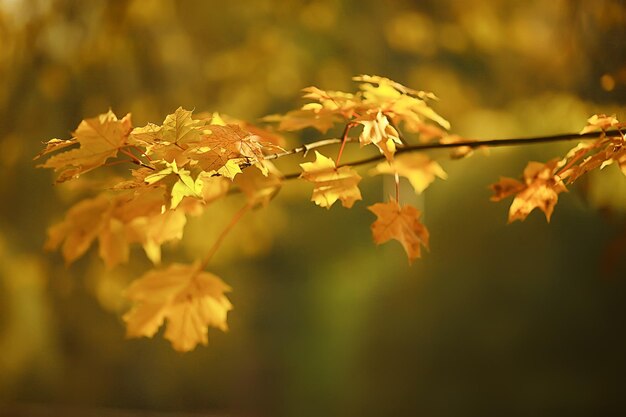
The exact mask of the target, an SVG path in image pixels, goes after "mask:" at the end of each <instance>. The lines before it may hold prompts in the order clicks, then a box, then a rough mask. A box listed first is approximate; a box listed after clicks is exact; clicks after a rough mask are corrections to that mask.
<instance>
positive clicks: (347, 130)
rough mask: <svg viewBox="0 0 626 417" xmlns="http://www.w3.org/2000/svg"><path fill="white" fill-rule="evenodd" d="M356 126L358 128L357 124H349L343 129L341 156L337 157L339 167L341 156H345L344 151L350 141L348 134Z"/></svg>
mask: <svg viewBox="0 0 626 417" xmlns="http://www.w3.org/2000/svg"><path fill="white" fill-rule="evenodd" d="M354 126H356V124H355V123H352V122H350V123H348V124H346V127H345V128H344V129H343V134H342V135H341V148H339V154H338V155H337V163H336V164H337V165H339V162H340V161H341V155H343V149H344V148H345V147H346V142H347V141H348V139H349V137H348V133H350V129H352V128H353V127H354Z"/></svg>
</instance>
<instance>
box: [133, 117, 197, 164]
mask: <svg viewBox="0 0 626 417" xmlns="http://www.w3.org/2000/svg"><path fill="white" fill-rule="evenodd" d="M204 125H205V122H204V121H202V120H196V119H194V118H193V112H191V111H189V110H185V109H183V108H182V107H179V108H177V109H176V111H175V112H174V113H172V114H169V115H167V116H166V117H165V120H163V124H162V125H161V126H159V125H155V124H153V123H148V124H147V125H146V126H144V127H138V128H135V129H133V131H132V132H131V135H130V143H132V144H133V145H137V146H140V147H142V148H145V149H146V154H147V155H150V156H152V157H153V159H156V160H159V159H160V160H164V161H167V162H176V163H177V164H178V165H179V166H183V165H185V164H186V163H187V162H188V158H187V156H186V155H184V150H185V149H187V147H188V146H189V144H190V143H193V142H197V141H198V140H199V137H200V134H201V130H200V129H201V128H202V127H203V126H204Z"/></svg>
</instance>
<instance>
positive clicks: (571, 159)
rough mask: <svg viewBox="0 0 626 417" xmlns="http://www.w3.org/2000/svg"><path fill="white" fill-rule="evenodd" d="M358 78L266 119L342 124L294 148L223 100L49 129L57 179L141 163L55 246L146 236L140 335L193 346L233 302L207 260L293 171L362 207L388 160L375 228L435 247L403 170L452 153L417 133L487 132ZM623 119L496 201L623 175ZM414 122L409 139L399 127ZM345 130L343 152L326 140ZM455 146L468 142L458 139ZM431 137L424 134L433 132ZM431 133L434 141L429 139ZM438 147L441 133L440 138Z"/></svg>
mask: <svg viewBox="0 0 626 417" xmlns="http://www.w3.org/2000/svg"><path fill="white" fill-rule="evenodd" d="M354 80H355V81H357V82H358V83H359V85H358V91H357V92H354V93H346V92H341V91H323V90H320V89H318V88H316V87H308V88H305V89H304V93H305V94H304V97H305V98H306V99H308V100H309V101H310V102H309V103H307V104H305V105H303V106H302V107H301V108H299V109H297V110H293V111H289V112H287V113H286V114H284V115H272V116H267V117H265V118H264V119H263V120H264V121H265V122H269V123H277V129H278V130H279V131H286V132H290V131H297V130H302V129H306V128H314V129H317V130H318V131H320V132H321V133H322V134H324V133H326V132H327V131H328V130H330V129H331V128H333V127H335V126H336V125H337V126H341V127H343V133H342V135H341V138H340V139H325V140H320V141H319V142H314V143H310V144H307V145H304V146H302V147H297V148H294V149H292V150H285V143H286V142H285V139H284V137H283V136H282V135H281V134H278V133H276V132H275V131H274V129H273V128H272V127H271V126H270V127H259V126H256V125H253V124H251V123H248V122H245V121H241V120H237V119H233V118H230V117H227V116H224V115H219V114H217V113H213V114H210V113H201V114H196V115H194V114H193V113H192V112H191V111H188V110H185V109H183V108H178V109H177V110H176V111H175V112H174V113H172V114H170V115H168V116H167V117H166V118H165V120H164V121H163V122H162V123H161V124H153V123H149V124H147V125H146V126H143V127H133V126H132V122H131V116H130V114H128V115H126V116H124V117H123V118H121V119H119V118H118V117H117V116H116V115H115V114H114V113H113V112H112V111H110V110H109V111H108V112H107V113H105V114H102V115H99V116H97V117H94V118H91V119H86V120H83V121H82V122H81V123H80V124H79V126H78V128H77V129H76V130H75V131H74V132H73V136H72V138H71V139H68V140H64V139H52V140H50V141H48V142H46V143H45V148H44V150H43V151H42V152H41V153H40V154H39V155H37V156H36V159H38V158H42V157H46V158H47V159H46V160H45V161H44V162H43V163H42V164H40V165H39V166H40V167H43V168H49V169H53V170H54V171H55V172H56V173H57V178H56V182H58V183H62V182H67V181H72V180H75V179H77V178H79V177H81V176H82V175H84V174H87V173H89V172H91V171H94V170H96V169H110V168H112V167H113V166H117V165H120V164H128V166H131V167H132V168H131V169H130V170H128V171H127V176H126V177H124V178H121V179H120V178H119V177H114V175H116V174H115V173H117V172H118V171H109V172H110V173H111V174H110V175H111V177H112V178H113V180H112V183H111V185H110V186H109V187H105V188H104V189H103V190H102V191H101V192H100V193H99V194H98V195H96V196H93V197H90V198H86V199H84V200H82V201H79V202H77V203H76V204H75V205H74V206H73V207H71V208H70V209H69V210H68V211H67V213H66V215H65V218H64V219H63V220H62V221H60V222H59V223H57V224H55V225H53V226H52V227H50V228H49V230H48V239H47V242H46V248H47V249H50V250H57V249H58V250H60V251H61V254H62V256H63V258H64V259H65V261H66V263H67V264H69V263H72V262H74V261H75V260H77V259H78V258H80V257H81V256H83V255H84V254H85V253H86V252H87V251H88V250H89V248H90V247H91V246H93V245H94V244H95V242H97V243H98V253H99V256H100V257H101V258H102V260H103V261H104V263H105V264H106V266H107V267H109V268H113V267H115V266H116V265H118V264H120V263H124V262H128V260H129V257H130V248H131V245H133V244H137V245H139V246H141V247H142V248H143V250H144V252H145V254H146V256H147V257H148V258H149V259H150V260H151V261H152V262H153V263H154V264H155V269H152V270H150V271H148V272H146V273H145V274H144V275H143V276H142V277H140V278H138V279H136V280H135V281H133V282H132V283H131V284H130V286H129V287H128V288H127V290H126V291H125V297H126V298H127V299H128V300H130V301H131V302H132V307H131V309H130V311H128V312H127V313H126V314H125V315H124V317H123V318H124V321H125V322H126V326H127V335H128V336H129V337H152V336H154V335H155V334H156V333H157V331H158V330H159V329H160V328H161V327H162V326H164V327H165V328H166V330H165V332H164V337H165V338H166V339H168V340H169V341H170V342H171V343H172V346H173V347H174V349H176V350H179V351H189V350H192V349H194V348H195V347H196V346H197V345H199V344H203V345H206V344H207V343H208V336H207V335H208V328H209V327H215V328H218V329H221V330H224V331H225V330H226V329H227V328H228V326H227V315H228V312H229V311H230V310H231V309H232V305H231V303H230V301H229V300H228V298H227V296H226V294H227V293H228V292H229V291H230V287H229V286H228V285H227V284H226V283H224V282H223V281H222V279H221V278H219V277H217V276H216V275H214V274H212V273H210V272H207V271H206V268H207V267H208V265H209V263H210V261H211V259H212V257H213V255H214V254H215V253H216V251H217V250H218V249H219V247H220V245H221V243H222V241H223V240H224V239H225V238H226V236H227V235H228V233H229V232H230V231H231V230H232V229H233V228H234V227H235V225H236V223H237V222H238V221H239V220H240V219H241V218H242V217H243V216H244V215H245V214H246V213H247V212H248V211H249V210H250V209H253V208H262V207H264V206H267V205H268V204H270V202H271V200H272V199H273V198H274V197H275V196H276V194H277V193H278V192H279V190H280V189H281V187H282V185H283V183H284V181H286V180H287V179H300V180H303V181H305V182H307V183H309V184H311V185H312V186H313V191H312V197H311V201H313V202H314V203H315V204H316V205H318V206H320V207H324V208H327V209H330V208H331V207H332V206H333V205H334V204H335V203H336V202H337V201H339V202H340V203H341V205H342V206H343V207H345V208H352V207H353V206H354V205H355V204H357V203H358V201H360V200H362V194H361V190H360V189H359V184H360V182H361V181H362V180H363V177H362V176H361V175H360V174H359V172H358V171H357V166H358V165H361V164H362V163H364V162H378V163H377V164H376V165H375V166H374V167H373V168H370V169H369V170H367V171H365V172H361V174H367V175H369V176H377V175H388V176H390V177H391V178H393V180H394V182H395V185H396V188H395V189H396V193H395V196H390V197H389V199H388V200H387V201H383V202H379V203H376V204H373V205H371V206H369V207H367V209H368V210H369V211H370V212H371V213H373V214H374V215H375V216H376V219H375V220H374V222H373V224H372V225H371V232H372V237H373V240H374V242H375V243H376V244H382V243H385V242H388V241H390V240H395V241H397V242H399V243H400V244H401V246H402V247H403V249H404V250H405V252H406V255H407V257H408V260H409V263H411V262H412V261H414V260H415V259H416V258H419V257H420V256H421V250H422V247H424V248H426V249H428V247H429V240H430V234H429V232H428V229H427V228H426V226H425V225H424V224H423V223H422V222H421V220H420V218H421V212H420V211H419V210H418V209H417V208H415V207H413V206H411V205H408V204H401V203H400V195H399V194H400V186H399V183H400V181H401V179H402V178H404V179H405V180H406V181H407V182H408V183H409V184H410V185H411V186H412V188H413V190H414V191H415V192H416V193H418V194H419V193H422V192H424V190H426V189H427V188H428V187H429V186H430V184H431V183H433V182H434V181H435V179H436V178H440V179H446V178H447V175H446V172H445V171H444V170H443V168H442V167H441V165H440V164H439V163H438V162H437V161H435V160H433V159H431V158H430V157H429V156H427V155H426V154H424V153H420V152H415V150H416V149H419V146H420V144H424V143H429V144H432V143H434V144H440V145H441V146H444V145H445V146H446V147H450V146H448V145H450V144H452V145H453V146H454V147H456V150H455V151H454V152H453V153H452V154H451V157H452V158H461V157H465V156H468V155H470V153H471V151H472V149H474V148H476V147H477V146H478V145H477V143H474V144H472V143H470V142H471V141H468V140H466V139H463V138H461V137H459V136H456V135H450V134H448V133H447V129H448V128H449V127H450V126H449V123H448V122H447V121H446V120H445V119H444V118H442V117H441V116H439V115H438V114H437V113H436V112H435V111H434V110H433V109H432V108H431V107H430V105H429V103H430V102H431V101H433V100H436V97H435V96H434V94H432V93H430V92H424V91H418V90H413V89H410V88H407V87H405V86H403V85H401V84H398V83H396V82H394V81H392V80H389V79H388V78H384V77H378V76H368V75H362V76H358V77H355V78H354ZM621 126H622V125H621V124H620V123H619V122H618V121H617V120H616V119H615V118H614V117H607V116H594V117H593V118H591V119H589V125H588V126H587V127H586V128H585V129H584V131H583V133H587V132H592V131H594V130H600V131H601V134H600V135H599V138H598V139H597V140H596V141H594V142H591V143H589V142H585V143H581V144H579V145H578V146H577V147H575V148H574V149H572V150H571V151H570V152H569V153H568V154H567V156H566V157H565V158H563V159H554V160H552V161H549V162H547V163H538V162H531V163H529V164H528V166H527V167H526V169H525V170H524V175H523V179H522V180H521V181H520V180H516V179H512V178H502V179H501V180H500V181H499V182H498V183H497V184H494V185H493V186H492V189H493V190H494V193H495V194H494V196H493V197H492V199H493V200H496V201H497V200H501V199H503V198H505V197H508V196H515V197H514V200H513V204H512V205H511V209H510V212H509V221H514V220H524V219H525V218H526V217H527V216H528V214H529V213H530V212H531V211H532V210H534V209H535V208H539V209H540V210H542V211H543V212H544V213H545V215H546V217H547V219H548V220H549V219H550V216H551V215H552V211H553V209H554V206H555V204H556V202H557V199H558V195H559V194H560V193H561V192H563V191H566V185H567V184H570V183H571V182H573V181H574V180H576V179H577V178H579V177H580V176H581V175H583V174H585V173H586V172H588V171H590V170H592V169H596V168H602V167H604V166H606V165H609V164H611V163H617V164H619V166H620V168H621V169H622V171H623V172H624V173H625V174H626V150H625V148H624V136H623V135H622V134H621V133H620V134H619V135H608V134H607V133H606V132H607V131H608V130H607V129H619V128H620V127H621ZM400 128H401V129H402V131H403V132H406V133H408V134H410V135H411V139H412V140H415V141H417V142H418V145H414V144H411V143H409V142H408V141H407V139H409V138H405V137H404V136H403V135H402V134H401V133H400ZM351 142H355V143H359V144H360V147H361V148H363V147H368V146H369V147H370V148H373V149H376V150H377V151H378V155H379V157H375V158H372V157H367V158H364V159H363V160H361V162H358V161H357V162H355V163H352V164H345V163H344V164H342V163H341V157H342V152H343V150H344V147H345V146H346V144H347V143H351ZM337 143H340V144H341V147H340V149H339V151H338V154H337V156H336V158H332V157H331V156H328V155H324V154H322V153H321V152H319V151H318V150H317V148H321V147H322V146H326V145H329V144H337ZM457 145H458V146H457ZM422 146H423V145H422ZM428 146H430V145H428ZM430 147H432V146H430ZM311 149H316V150H315V159H314V160H313V161H308V162H303V163H301V164H300V167H301V169H302V171H301V172H300V173H296V174H288V175H285V174H283V173H282V172H281V171H280V169H279V167H278V166H277V164H278V163H276V164H275V163H274V162H272V161H274V160H278V159H279V158H283V157H289V156H291V155H296V154H298V153H303V154H304V156H305V157H306V154H307V152H308V151H309V150H311ZM237 193H238V194H242V195H243V196H244V198H245V205H244V207H243V208H242V209H241V210H240V211H238V212H237V213H236V214H235V215H234V216H233V218H232V220H231V222H230V223H229V224H228V225H226V226H225V228H224V229H223V231H222V233H221V234H220V235H219V237H218V238H217V239H216V241H215V243H214V244H213V246H212V247H211V248H210V250H209V252H208V253H207V254H206V255H205V256H204V258H200V260H197V261H195V262H193V263H192V264H180V263H175V264H171V265H169V266H165V267H161V266H159V264H160V262H161V250H162V246H163V245H164V244H165V243H167V242H171V241H177V240H180V239H182V238H183V235H184V227H185V224H186V222H187V219H188V217H189V216H199V215H202V213H203V212H204V211H205V208H206V207H207V206H208V205H210V204H211V203H213V202H215V201H216V200H218V199H221V198H225V197H226V196H228V195H231V194H237Z"/></svg>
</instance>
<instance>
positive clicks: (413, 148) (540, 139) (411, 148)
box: [265, 130, 620, 180]
mask: <svg viewBox="0 0 626 417" xmlns="http://www.w3.org/2000/svg"><path fill="white" fill-rule="evenodd" d="M602 134H606V135H607V136H608V135H612V134H620V132H619V131H617V130H611V131H607V132H589V133H584V134H582V135H581V134H579V133H564V134H560V135H552V136H534V137H527V138H510V139H487V140H471V139H468V141H467V142H455V143H438V142H437V143H423V144H418V145H408V146H404V147H402V148H398V150H397V151H396V155H398V154H403V153H409V152H419V151H428V150H434V149H448V148H460V147H463V146H466V147H468V148H472V149H475V148H480V147H487V148H495V147H499V146H515V145H533V144H536V143H549V142H562V141H570V140H586V139H594V138H598V137H600V136H601V135H602ZM348 142H357V139H350V140H349V141H348ZM338 143H341V139H325V140H321V141H319V142H313V143H309V144H307V145H304V146H300V147H298V148H294V149H292V150H289V151H286V152H282V153H280V154H273V155H268V156H267V157H266V158H265V159H277V158H280V157H283V156H287V155H293V154H296V153H300V152H304V153H305V155H306V152H307V151H308V150H311V149H315V148H321V147H323V146H328V145H335V144H338ZM384 159H385V156H384V155H382V154H381V155H375V156H372V157H369V158H364V159H360V160H357V161H353V162H349V163H344V164H341V165H339V166H338V167H341V166H360V165H367V164H371V163H373V162H378V161H382V160H384ZM299 176H300V173H299V172H297V173H291V174H287V175H285V176H284V177H283V179H284V180H292V179H296V178H298V177H299Z"/></svg>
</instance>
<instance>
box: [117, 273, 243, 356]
mask: <svg viewBox="0 0 626 417" xmlns="http://www.w3.org/2000/svg"><path fill="white" fill-rule="evenodd" d="M228 291H230V287H229V286H228V285H226V284H225V283H224V282H223V281H222V280H221V279H220V278H218V277H217V276H215V275H213V274H211V273H209V272H205V271H202V270H201V269H200V262H195V263H194V264H192V265H184V264H172V265H170V266H169V267H167V268H165V269H161V270H152V271H149V272H147V273H146V274H144V275H143V276H142V277H141V278H139V279H137V280H136V281H134V282H133V283H132V284H131V285H130V286H129V287H128V289H127V290H126V292H125V296H126V297H127V298H128V299H129V300H131V301H132V302H133V303H134V306H133V308H132V309H131V310H130V311H129V312H128V313H126V314H125V315H124V321H125V322H126V326H127V327H126V329H127V331H126V334H127V337H152V336H154V334H155V333H156V332H157V330H158V329H159V327H161V325H163V323H164V322H165V321H167V325H166V326H167V328H166V331H165V338H166V339H167V340H169V341H170V342H171V343H172V346H173V347H174V349H176V350H177V351H180V352H188V351H191V350H193V349H194V348H195V347H196V346H197V345H198V344H202V345H206V344H208V327H216V328H218V329H220V330H222V331H226V330H228V325H227V323H226V316H227V314H228V311H230V310H231V309H232V305H231V303H230V301H229V300H228V298H226V296H225V295H224V293H226V292H228Z"/></svg>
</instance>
